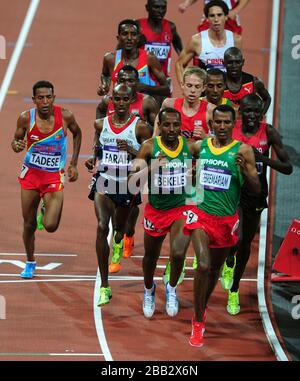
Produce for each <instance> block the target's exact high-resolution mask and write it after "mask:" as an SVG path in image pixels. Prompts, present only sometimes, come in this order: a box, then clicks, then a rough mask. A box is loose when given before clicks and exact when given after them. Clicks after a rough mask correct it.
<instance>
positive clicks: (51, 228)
mask: <svg viewBox="0 0 300 381" xmlns="http://www.w3.org/2000/svg"><path fill="white" fill-rule="evenodd" d="M43 200H44V205H45V212H44V216H43V225H44V228H45V229H46V230H47V232H49V233H53V232H55V231H56V230H57V228H58V226H59V222H60V218H61V212H62V207H63V200H64V194H63V191H62V190H61V191H57V192H48V193H45V194H44V195H43Z"/></svg>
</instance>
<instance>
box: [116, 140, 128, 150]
mask: <svg viewBox="0 0 300 381" xmlns="http://www.w3.org/2000/svg"><path fill="white" fill-rule="evenodd" d="M116 142H117V146H118V148H119V151H126V152H128V150H129V145H128V144H127V142H126V140H122V139H116Z"/></svg>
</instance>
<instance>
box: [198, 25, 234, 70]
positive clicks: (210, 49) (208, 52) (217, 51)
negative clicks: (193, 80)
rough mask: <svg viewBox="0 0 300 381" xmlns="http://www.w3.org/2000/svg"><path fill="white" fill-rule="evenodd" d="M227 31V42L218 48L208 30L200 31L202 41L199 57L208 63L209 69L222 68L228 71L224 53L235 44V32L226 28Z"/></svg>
mask: <svg viewBox="0 0 300 381" xmlns="http://www.w3.org/2000/svg"><path fill="white" fill-rule="evenodd" d="M225 33H226V43H225V45H224V46H222V47H220V48H217V47H215V46H214V45H213V44H212V43H211V41H210V38H209V36H208V30H204V31H203V32H200V37H201V41H202V44H201V45H202V48H201V53H200V55H199V59H200V60H201V61H202V62H203V63H204V64H205V65H206V68H207V69H212V68H214V69H220V70H222V71H226V68H225V66H224V53H225V51H226V50H227V49H228V48H232V47H233V46H234V39H233V33H232V32H230V31H229V30H226V29H225Z"/></svg>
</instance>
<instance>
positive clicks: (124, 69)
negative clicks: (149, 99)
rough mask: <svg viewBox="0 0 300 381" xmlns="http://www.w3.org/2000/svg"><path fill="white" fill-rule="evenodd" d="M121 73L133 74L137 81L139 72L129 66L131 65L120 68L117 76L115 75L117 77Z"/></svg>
mask: <svg viewBox="0 0 300 381" xmlns="http://www.w3.org/2000/svg"><path fill="white" fill-rule="evenodd" d="M121 71H129V72H131V73H134V74H135V76H136V79H137V80H138V79H139V72H138V71H137V70H136V68H135V67H133V66H131V65H124V66H122V67H121V69H120V70H119V71H118V74H117V77H118V76H119V73H120V72H121Z"/></svg>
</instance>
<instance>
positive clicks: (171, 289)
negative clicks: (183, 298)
mask: <svg viewBox="0 0 300 381" xmlns="http://www.w3.org/2000/svg"><path fill="white" fill-rule="evenodd" d="M176 287H177V286H175V287H172V286H170V283H169V282H168V283H167V289H168V291H169V292H171V293H173V294H174V293H175V292H176Z"/></svg>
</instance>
